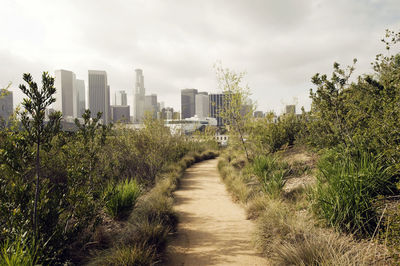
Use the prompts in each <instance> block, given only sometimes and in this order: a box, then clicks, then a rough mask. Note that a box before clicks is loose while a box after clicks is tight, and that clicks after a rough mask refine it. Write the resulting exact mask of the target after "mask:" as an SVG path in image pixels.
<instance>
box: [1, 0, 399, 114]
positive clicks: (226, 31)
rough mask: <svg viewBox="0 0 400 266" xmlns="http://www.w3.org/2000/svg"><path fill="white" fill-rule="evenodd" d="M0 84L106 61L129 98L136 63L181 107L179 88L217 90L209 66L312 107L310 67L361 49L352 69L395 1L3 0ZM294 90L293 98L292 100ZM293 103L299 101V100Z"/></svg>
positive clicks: (266, 96) (278, 106) (261, 93)
mask: <svg viewBox="0 0 400 266" xmlns="http://www.w3.org/2000/svg"><path fill="white" fill-rule="evenodd" d="M0 3H1V4H0V87H4V86H6V85H7V84H8V83H9V82H12V90H13V91H14V105H15V104H16V103H18V102H20V101H21V99H22V97H23V96H22V94H21V93H20V92H19V89H18V84H20V83H21V82H22V73H24V72H30V73H32V74H33V75H34V77H35V78H36V79H37V81H40V80H39V78H40V74H41V72H42V71H49V72H50V73H51V74H54V71H55V70H56V69H67V70H71V71H73V72H75V74H76V76H77V78H80V79H84V80H85V83H86V86H87V75H88V74H87V71H88V70H89V69H94V70H105V71H107V74H108V82H109V84H110V87H111V92H112V97H113V94H114V93H113V92H114V91H116V90H125V91H126V92H127V93H128V101H129V103H128V104H130V105H132V101H133V100H132V98H133V97H132V94H133V87H134V79H135V76H134V69H136V68H142V69H143V72H144V76H145V87H146V93H147V94H150V93H156V94H157V95H158V100H159V101H164V102H165V104H166V105H167V106H173V107H174V108H177V109H180V90H181V89H183V88H196V89H199V90H204V91H209V92H217V90H216V89H215V88H216V79H215V73H214V69H213V65H214V63H215V62H216V61H221V62H222V65H223V66H224V67H228V68H230V69H232V70H235V71H238V72H240V71H246V72H247V75H246V80H245V82H246V83H247V84H248V85H249V87H250V88H251V91H252V98H253V100H255V101H256V102H257V106H258V109H259V110H263V111H269V110H275V111H276V112H278V113H280V112H281V111H282V110H283V107H284V105H285V104H290V103H296V102H297V103H298V106H301V105H304V106H305V107H306V109H309V104H310V101H309V99H308V95H309V89H310V88H311V87H312V84H311V83H310V79H311V76H312V75H313V74H315V73H316V72H320V73H321V72H322V73H331V70H332V64H333V62H334V61H338V62H339V63H342V64H343V65H347V64H350V63H351V62H352V59H353V58H358V63H357V70H358V73H366V72H371V67H370V62H372V61H373V60H374V58H375V55H376V54H377V53H380V52H383V51H384V49H383V48H384V47H383V45H382V44H381V42H380V39H381V38H382V37H383V35H384V32H385V29H386V28H389V29H393V30H400V1H399V0H335V1H332V0H317V1H311V0H279V1H278V0H276V1H272V0H271V1H267V0H265V1H259V0H253V1H252V0H247V1H245V0H240V1H239V0H229V1H222V0H221V1H219V0H197V1H194V0H193V1H191V0H158V1H157V0H154V1H153V0H134V1H133V0H129V1H128V0H107V1H105V0H26V1H23V0H1V2H0ZM296 99H297V100H296ZM298 109H299V108H298Z"/></svg>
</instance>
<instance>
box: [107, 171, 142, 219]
mask: <svg viewBox="0 0 400 266" xmlns="http://www.w3.org/2000/svg"><path fill="white" fill-rule="evenodd" d="M139 195H140V188H139V186H138V185H137V183H136V181H135V180H134V179H131V180H128V179H126V180H125V181H124V182H121V183H118V184H117V185H116V186H114V185H112V183H110V184H109V185H108V186H107V189H106V191H105V200H106V203H105V206H106V211H107V213H108V214H110V215H111V216H112V217H113V218H123V217H125V216H126V215H127V212H128V211H129V210H131V209H132V208H133V206H134V205H135V203H136V200H137V198H138V197H139Z"/></svg>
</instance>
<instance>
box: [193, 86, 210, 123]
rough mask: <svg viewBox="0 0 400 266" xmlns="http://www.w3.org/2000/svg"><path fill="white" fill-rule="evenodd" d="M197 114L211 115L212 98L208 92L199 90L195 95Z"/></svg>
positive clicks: (202, 116)
mask: <svg viewBox="0 0 400 266" xmlns="http://www.w3.org/2000/svg"><path fill="white" fill-rule="evenodd" d="M195 110H196V112H195V114H196V115H197V116H198V117H199V118H205V117H209V115H210V112H209V111H210V99H209V97H208V93H207V92H199V93H198V94H197V95H196V96H195Z"/></svg>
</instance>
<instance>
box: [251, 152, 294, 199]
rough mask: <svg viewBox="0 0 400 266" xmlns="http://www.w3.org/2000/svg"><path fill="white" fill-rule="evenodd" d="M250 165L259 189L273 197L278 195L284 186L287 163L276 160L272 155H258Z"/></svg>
mask: <svg viewBox="0 0 400 266" xmlns="http://www.w3.org/2000/svg"><path fill="white" fill-rule="evenodd" d="M252 167H253V172H254V174H255V175H256V176H257V178H258V180H259V182H260V185H261V189H262V190H263V191H264V192H265V193H267V194H269V195H271V196H273V197H278V196H279V195H280V194H281V192H282V189H283V187H284V186H285V182H286V180H285V175H286V174H287V165H286V164H283V163H280V162H278V161H277V159H276V157H274V156H273V155H260V156H257V157H256V158H255V159H254V161H253V163H252Z"/></svg>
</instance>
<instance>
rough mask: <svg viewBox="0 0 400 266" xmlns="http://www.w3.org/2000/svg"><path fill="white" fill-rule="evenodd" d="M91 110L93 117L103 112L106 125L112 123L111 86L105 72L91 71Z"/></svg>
mask: <svg viewBox="0 0 400 266" xmlns="http://www.w3.org/2000/svg"><path fill="white" fill-rule="evenodd" d="M89 109H90V111H91V113H92V117H96V116H97V113H98V112H101V113H102V114H103V115H102V119H103V122H104V124H108V123H109V122H110V121H109V120H110V119H109V115H110V86H108V84H107V73H106V72H105V71H100V70H89Z"/></svg>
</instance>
